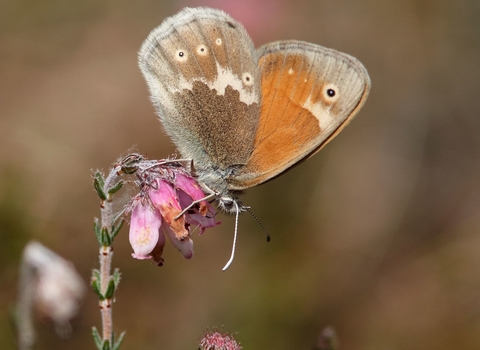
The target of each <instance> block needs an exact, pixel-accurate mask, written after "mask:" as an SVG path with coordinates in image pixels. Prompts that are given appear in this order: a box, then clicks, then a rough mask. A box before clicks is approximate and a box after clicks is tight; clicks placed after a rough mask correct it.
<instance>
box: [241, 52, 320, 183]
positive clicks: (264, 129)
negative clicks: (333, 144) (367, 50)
mask: <svg viewBox="0 0 480 350" xmlns="http://www.w3.org/2000/svg"><path fill="white" fill-rule="evenodd" d="M259 64H260V66H262V65H263V68H262V107H261V112H260V120H259V126H258V130H257V134H256V138H255V146H254V152H253V154H252V156H251V158H250V164H249V167H251V168H252V169H255V171H256V172H258V173H260V174H262V173H265V177H268V176H267V175H268V174H269V173H271V172H272V171H273V172H275V169H279V168H284V167H285V164H286V163H289V162H292V160H298V159H301V158H303V157H304V156H305V155H306V154H304V153H305V152H307V150H309V149H311V146H312V143H313V142H314V141H315V140H316V139H317V138H318V137H319V135H320V132H321V130H320V126H319V121H318V119H317V118H316V117H315V116H314V115H313V114H312V113H311V112H310V111H308V110H307V109H305V108H303V105H304V103H305V101H306V100H307V99H308V96H309V95H310V94H311V93H312V90H313V89H317V88H319V86H314V84H315V81H316V75H315V73H316V72H315V71H312V70H311V66H310V64H309V63H308V61H307V59H306V58H304V57H301V56H294V55H289V56H287V57H285V56H284V55H283V54H282V53H275V54H270V55H267V56H264V57H262V58H261V59H260V61H259ZM267 173H268V174H267ZM258 180H261V179H256V181H258ZM256 181H255V182H256Z"/></svg>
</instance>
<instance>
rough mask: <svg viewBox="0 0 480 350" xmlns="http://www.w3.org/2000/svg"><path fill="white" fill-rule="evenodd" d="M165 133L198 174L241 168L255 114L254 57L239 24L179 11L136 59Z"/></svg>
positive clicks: (209, 12) (200, 11)
mask: <svg viewBox="0 0 480 350" xmlns="http://www.w3.org/2000/svg"><path fill="white" fill-rule="evenodd" d="M139 64H140V68H141V70H142V72H143V74H144V75H145V78H146V80H147V83H148V86H149V88H150V92H151V98H152V100H153V102H154V105H155V106H156V108H157V112H158V114H159V117H160V119H161V121H162V124H163V126H164V127H165V129H166V132H167V133H168V134H169V135H170V137H171V138H172V140H173V141H174V142H175V144H176V145H177V147H178V149H179V151H180V153H181V154H182V156H183V157H186V158H191V159H193V161H194V164H195V165H196V166H197V168H198V167H199V168H204V169H205V168H212V167H214V168H220V169H226V168H228V167H231V166H237V165H239V166H241V165H244V164H246V163H247V161H248V158H249V156H250V154H251V152H252V149H253V142H254V140H253V138H252V137H249V135H254V134H255V132H256V128H257V125H258V116H259V110H260V84H259V79H260V73H259V68H258V66H257V52H256V51H255V49H254V47H253V44H252V42H251V40H250V38H249V37H248V35H247V34H246V32H245V29H244V28H243V27H242V25H241V24H239V23H238V22H236V21H234V20H233V19H232V18H231V17H229V16H228V15H227V14H225V13H224V12H222V11H219V10H213V9H205V8H196V9H185V10H183V11H181V12H180V13H179V14H177V15H175V16H173V17H170V18H168V19H167V20H165V21H164V22H163V23H162V24H161V25H160V26H159V27H158V28H156V29H155V30H154V31H153V32H152V33H151V34H150V35H149V37H148V38H147V40H146V41H145V43H144V44H143V46H142V48H141V50H140V53H139Z"/></svg>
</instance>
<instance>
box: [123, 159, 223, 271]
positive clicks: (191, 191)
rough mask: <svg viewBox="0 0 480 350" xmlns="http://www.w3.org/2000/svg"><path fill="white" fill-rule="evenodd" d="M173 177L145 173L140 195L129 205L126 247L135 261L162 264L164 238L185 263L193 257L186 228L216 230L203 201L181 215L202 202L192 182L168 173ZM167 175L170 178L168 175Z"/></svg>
mask: <svg viewBox="0 0 480 350" xmlns="http://www.w3.org/2000/svg"><path fill="white" fill-rule="evenodd" d="M169 170H170V171H171V172H173V175H174V176H166V175H165V174H164V173H159V172H154V173H153V175H152V173H148V175H149V176H150V177H149V181H145V183H144V184H143V188H142V191H141V192H140V194H139V195H137V197H136V198H135V199H134V201H133V208H132V210H131V212H132V217H131V222H130V236H129V239H130V244H131V245H132V248H133V250H134V253H133V254H132V256H133V257H134V258H136V259H153V260H154V261H155V262H156V263H157V264H158V265H162V264H163V258H162V255H163V248H164V246H165V235H166V236H168V238H169V239H170V241H171V242H172V243H173V245H174V246H175V247H176V248H177V249H178V250H179V251H180V252H181V253H182V255H183V256H184V257H185V258H186V259H191V258H192V256H193V241H192V239H191V238H190V236H191V232H190V227H191V226H192V225H193V227H199V234H201V233H203V232H204V231H205V229H206V228H208V227H212V226H216V225H218V224H219V222H216V221H215V211H214V209H213V207H212V206H211V205H210V204H209V203H208V202H206V201H200V202H199V203H197V204H195V205H194V206H192V207H191V208H189V209H188V210H187V211H186V212H185V213H184V214H182V215H180V214H181V213H182V211H183V210H184V209H185V208H187V207H189V206H190V205H191V204H192V202H194V201H198V200H201V199H202V198H205V194H204V193H203V191H202V190H201V188H200V186H199V185H198V183H197V182H196V181H195V179H194V178H192V177H190V176H187V175H185V174H183V171H181V170H178V169H175V170H172V169H169ZM169 175H171V174H170V173H169Z"/></svg>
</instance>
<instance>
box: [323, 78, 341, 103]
mask: <svg viewBox="0 0 480 350" xmlns="http://www.w3.org/2000/svg"><path fill="white" fill-rule="evenodd" d="M322 97H323V100H324V101H325V103H327V104H330V103H334V102H337V101H338V99H339V98H340V89H339V88H338V87H337V86H336V85H335V84H332V83H327V84H325V85H324V86H323V87H322Z"/></svg>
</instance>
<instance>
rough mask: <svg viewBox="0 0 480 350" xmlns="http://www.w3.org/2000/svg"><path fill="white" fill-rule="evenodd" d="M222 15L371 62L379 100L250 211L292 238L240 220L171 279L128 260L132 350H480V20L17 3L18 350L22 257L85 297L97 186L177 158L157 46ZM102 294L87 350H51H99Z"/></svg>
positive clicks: (439, 12)
mask: <svg viewBox="0 0 480 350" xmlns="http://www.w3.org/2000/svg"><path fill="white" fill-rule="evenodd" d="M198 5H207V6H212V7H219V8H221V9H224V10H226V11H227V12H229V13H230V14H231V15H232V16H233V17H234V18H235V19H237V20H239V21H241V22H242V23H244V25H245V27H246V28H247V30H248V32H249V33H250V34H251V36H252V38H253V40H254V42H255V44H256V45H257V46H260V45H261V44H263V43H266V42H269V41H274V40H281V39H299V40H305V41H310V42H314V43H317V44H320V45H323V46H327V47H332V48H335V49H338V50H340V51H344V52H347V53H349V54H351V55H354V56H356V57H357V58H359V59H360V61H362V62H363V63H364V65H365V66H366V67H367V69H368V71H369V73H370V76H371V79H372V91H371V94H370V97H369V100H368V101H367V103H366V105H365V107H364V108H363V110H362V111H361V112H360V114H359V115H358V116H357V118H356V119H355V120H354V122H353V123H352V124H351V125H350V126H349V127H348V128H347V129H345V131H344V132H343V133H342V134H341V135H340V136H339V137H338V138H337V139H335V140H334V141H333V142H332V143H331V144H329V145H328V146H327V147H326V148H325V149H324V150H323V151H322V152H320V153H319V154H318V155H316V156H315V157H314V158H313V159H311V160H309V161H308V162H305V163H303V164H302V165H300V166H298V167H296V168H295V169H293V170H292V171H291V172H289V173H288V174H286V175H284V176H282V177H280V178H279V179H277V180H275V181H272V182H270V183H268V184H266V185H263V186H261V187H259V188H255V189H251V190H250V191H248V193H247V194H246V196H245V197H244V199H245V202H246V204H248V205H250V206H251V207H252V210H253V211H254V213H255V214H256V215H257V216H258V217H259V218H260V220H261V221H262V223H263V224H264V225H265V226H266V227H267V229H268V230H269V232H270V233H271V235H272V241H271V242H270V243H269V244H267V243H265V236H264V233H263V232H262V229H261V227H260V226H259V225H258V224H257V223H256V222H255V220H254V219H253V218H252V217H251V216H249V215H248V214H246V215H243V216H242V217H241V219H240V227H239V230H240V233H239V239H238V246H237V254H236V259H235V261H234V263H233V265H232V267H231V268H230V270H228V271H227V272H222V271H221V268H222V267H223V265H224V264H225V262H226V261H227V260H228V257H229V255H230V249H231V242H232V238H233V218H231V217H226V216H224V215H223V216H221V219H222V221H223V223H222V225H220V226H219V227H218V228H215V229H212V230H207V232H206V233H205V234H204V235H203V236H201V237H194V241H195V256H194V258H193V260H191V261H187V260H184V259H183V258H182V257H181V255H180V254H179V253H178V252H177V251H176V250H175V249H174V248H173V246H172V245H171V244H169V245H168V246H167V248H166V253H165V258H166V264H165V266H163V267H161V268H158V267H156V266H155V265H153V264H151V263H150V262H148V261H137V260H133V259H132V258H131V257H130V253H131V248H130V247H129V245H128V228H124V230H123V231H122V232H121V233H120V235H119V236H118V238H117V241H116V244H115V256H114V266H117V267H119V268H120V269H121V271H122V273H123V280H122V283H121V285H120V289H119V290H118V293H117V299H116V303H115V304H114V322H115V330H116V331H117V332H120V331H123V330H126V331H127V336H126V338H125V342H124V346H123V349H174V350H175V349H195V348H196V344H197V341H198V339H200V338H201V336H202V334H203V332H204V331H205V330H206V329H207V328H209V327H210V328H211V327H214V326H218V327H222V326H223V327H224V329H225V330H227V331H231V332H236V337H237V339H238V340H239V341H240V342H241V343H242V344H243V346H244V348H245V349H276V350H283V349H312V347H313V345H314V344H315V341H316V337H317V335H318V333H319V332H320V330H321V329H322V328H324V327H326V326H328V325H332V326H334V327H335V328H336V330H337V333H338V335H339V338H340V344H341V349H360V350H363V349H365V350H367V349H368V350H370V349H385V350H395V349H422V350H433V349H435V350H441V349H479V348H480V198H479V194H480V191H479V190H480V181H479V180H480V179H479V170H480V137H479V135H480V2H479V1H478V0H465V1H445V0H440V1H438V0H437V1H433V0H407V1H400V0H395V1H381V0H376V1H358V0H345V1H326V0H311V1H303V0H296V1H288V0H279V1H274V0H264V1H257V0H248V1H245V0H244V1H233V0H232V1H220V0H217V1H214V0H211V1H187V0H178V1H152V0H141V1H106V2H99V1H91V0H89V1H69V0H49V1H48V0H40V1H39V0H37V1H32V0H30V1H27V0H17V1H13V0H11V1H8V0H7V2H5V0H3V2H0V28H1V32H0V240H1V241H0V303H1V305H0V311H1V314H0V348H2V349H10V348H14V340H13V339H12V338H13V335H12V331H11V329H10V325H9V319H8V309H9V308H10V307H11V306H12V305H13V303H14V302H15V300H16V293H17V281H18V265H19V258H20V254H21V250H22V247H23V246H24V245H25V243H26V242H27V241H29V240H30V239H36V240H39V241H41V242H42V243H44V244H45V245H47V246H49V247H50V248H51V249H54V250H55V251H57V252H58V253H59V254H61V255H62V256H63V257H65V258H67V259H69V260H71V261H72V262H73V263H74V264H75V265H76V267H77V268H78V270H79V271H80V273H81V274H82V276H83V277H84V279H85V281H88V280H89V278H90V271H91V269H92V268H94V267H98V262H97V261H98V260H97V249H98V248H97V244H96V240H95V237H94V235H93V232H92V220H93V217H94V216H97V215H98V200H97V197H96V194H95V193H94V191H93V189H92V185H91V178H90V177H91V169H96V168H103V169H107V168H108V166H109V165H110V164H111V163H112V162H114V161H115V160H116V158H117V157H118V156H120V155H122V154H125V152H126V151H127V150H128V149H130V148H131V147H132V146H135V147H136V149H137V150H138V151H140V152H142V153H143V154H145V155H147V156H148V157H150V158H157V159H159V158H165V157H167V156H169V155H171V154H172V153H173V152H174V148H173V146H172V145H171V144H170V142H169V140H168V138H167V137H166V136H165V134H164V133H163V132H162V130H161V126H160V124H159V122H158V121H157V119H156V117H155V116H154V111H153V108H152V107H151V104H150V102H149V99H148V92H147V88H146V85H145V83H144V81H143V78H142V76H141V74H140V72H139V70H138V68H137V63H136V55H137V50H138V48H139V47H140V45H141V43H142V41H143V40H144V39H145V37H146V36H147V35H148V33H149V32H150V30H152V29H153V28H154V27H155V26H157V25H158V24H160V22H161V21H162V20H163V19H164V18H165V17H167V16H170V15H173V14H174V13H176V12H177V11H179V10H180V9H181V8H183V7H184V6H198ZM94 325H95V326H97V327H98V326H100V317H99V312H98V305H97V300H96V299H95V297H94V295H93V292H90V291H89V293H88V296H87V298H86V301H85V302H84V304H83V307H82V313H81V316H80V317H79V319H78V320H77V321H76V322H75V323H74V331H75V332H74V335H73V337H72V338H71V339H69V340H67V341H61V340H58V339H57V337H56V336H55V333H54V331H53V329H52V328H51V327H50V326H48V325H45V324H41V323H37V330H38V331H39V333H40V339H39V341H38V344H37V347H36V349H64V348H68V349H93V348H94V345H93V342H92V340H91V337H90V328H91V326H94Z"/></svg>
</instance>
